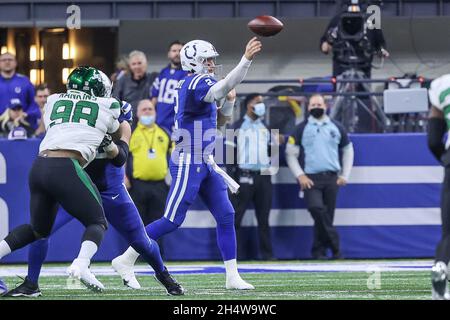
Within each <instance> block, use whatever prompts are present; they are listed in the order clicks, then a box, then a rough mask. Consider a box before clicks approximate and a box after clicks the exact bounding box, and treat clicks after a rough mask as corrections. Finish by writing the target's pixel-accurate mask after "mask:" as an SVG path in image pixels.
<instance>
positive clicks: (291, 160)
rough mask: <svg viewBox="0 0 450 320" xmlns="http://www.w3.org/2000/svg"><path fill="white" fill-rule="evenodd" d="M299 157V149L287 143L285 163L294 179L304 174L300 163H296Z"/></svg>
mask: <svg viewBox="0 0 450 320" xmlns="http://www.w3.org/2000/svg"><path fill="white" fill-rule="evenodd" d="M299 155H300V147H299V146H298V145H295V144H292V143H289V142H288V143H287V144H286V162H287V164H288V167H289V169H290V170H291V172H292V174H293V175H294V177H295V178H298V177H299V176H301V175H304V174H305V172H304V171H303V170H302V167H301V166H300V162H299V161H298V157H299Z"/></svg>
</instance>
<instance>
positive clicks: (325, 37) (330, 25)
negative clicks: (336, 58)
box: [319, 16, 339, 49]
mask: <svg viewBox="0 0 450 320" xmlns="http://www.w3.org/2000/svg"><path fill="white" fill-rule="evenodd" d="M338 19H339V16H334V17H333V18H332V19H331V20H330V22H329V23H328V25H327V28H326V29H325V32H324V33H323V35H322V37H321V38H320V44H319V49H321V46H322V43H323V42H325V41H327V40H328V31H329V30H330V29H332V28H334V27H336V26H337V25H338Z"/></svg>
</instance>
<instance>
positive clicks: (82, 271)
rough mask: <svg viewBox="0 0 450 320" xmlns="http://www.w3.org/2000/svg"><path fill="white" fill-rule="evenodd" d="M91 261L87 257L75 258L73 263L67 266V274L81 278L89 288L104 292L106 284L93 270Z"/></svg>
mask: <svg viewBox="0 0 450 320" xmlns="http://www.w3.org/2000/svg"><path fill="white" fill-rule="evenodd" d="M89 262H90V261H89V260H87V259H78V258H77V259H75V260H74V261H73V262H72V265H71V266H70V267H68V268H67V274H68V275H69V277H71V278H74V279H78V280H80V281H81V283H82V284H84V285H85V286H86V288H88V289H89V290H92V291H94V292H102V291H103V290H105V286H104V285H103V284H102V283H101V282H100V281H98V280H97V278H96V277H95V276H94V274H93V273H92V272H91V270H90V269H89Z"/></svg>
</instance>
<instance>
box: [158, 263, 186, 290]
mask: <svg viewBox="0 0 450 320" xmlns="http://www.w3.org/2000/svg"><path fill="white" fill-rule="evenodd" d="M155 279H156V280H157V281H158V282H159V283H161V284H162V285H163V286H164V287H165V288H166V291H167V294H169V295H171V296H182V295H184V288H183V287H182V286H181V285H180V284H179V283H178V282H177V280H175V279H174V278H173V277H172V276H171V275H170V273H169V271H167V268H166V267H164V271H163V272H160V273H155Z"/></svg>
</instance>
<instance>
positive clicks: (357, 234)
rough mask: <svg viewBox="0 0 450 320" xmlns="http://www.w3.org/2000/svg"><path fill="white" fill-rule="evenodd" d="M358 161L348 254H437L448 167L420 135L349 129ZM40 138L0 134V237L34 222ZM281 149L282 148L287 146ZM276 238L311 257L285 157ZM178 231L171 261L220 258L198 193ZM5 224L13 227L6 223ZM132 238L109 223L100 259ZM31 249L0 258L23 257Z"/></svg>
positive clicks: (71, 240)
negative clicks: (31, 185) (33, 183)
mask: <svg viewBox="0 0 450 320" xmlns="http://www.w3.org/2000/svg"><path fill="white" fill-rule="evenodd" d="M351 140H352V141H353V144H354V146H355V167H354V169H353V172H352V176H351V178H350V183H349V185H348V186H346V187H343V188H341V190H340V193H339V195H338V202H337V210H336V217H335V224H336V225H337V228H338V230H339V233H340V235H341V246H342V252H343V255H344V256H345V257H346V258H413V257H414V258H418V257H432V256H433V255H434V250H435V246H436V244H437V242H438V240H439V237H440V210H439V199H440V192H441V184H440V182H441V181H442V177H443V169H442V168H441V167H440V166H439V165H438V164H437V162H436V161H435V160H434V159H433V157H432V155H431V154H430V153H429V151H428V150H427V147H426V137H425V135H423V134H384V135H372V134H362V135H352V136H351ZM38 146H39V140H34V139H30V140H27V141H7V140H0V236H1V237H4V236H5V235H6V232H8V230H11V229H12V228H14V227H16V226H18V225H20V224H23V223H27V222H28V221H29V191H28V172H29V170H30V168H31V165H32V161H33V159H34V158H35V157H36V155H37V152H38ZM282 154H283V153H282ZM272 180H273V182H274V188H273V210H272V212H271V216H270V225H271V234H272V242H273V247H274V253H275V256H276V257H277V258H279V259H307V258H309V257H310V247H311V243H312V224H313V222H312V219H311V217H310V215H309V213H308V212H307V211H306V209H305V203H304V201H303V199H300V198H299V188H298V186H297V184H296V183H295V180H294V179H293V177H292V176H291V175H290V173H289V170H288V169H287V168H286V167H285V162H284V159H283V157H282V159H281V168H280V170H279V172H278V174H277V175H276V176H274V177H272ZM191 209H192V210H191V211H189V212H188V215H187V218H186V220H185V222H184V224H183V226H182V228H180V229H179V230H177V231H176V232H174V233H172V234H169V235H167V236H165V237H164V239H163V241H162V243H163V252H164V257H165V259H166V260H216V259H220V253H219V251H218V249H217V245H216V232H215V222H214V219H213V218H212V216H211V214H210V213H209V212H208V211H207V209H206V208H205V206H204V205H203V204H202V203H201V201H200V200H198V201H196V202H195V204H194V205H193V207H192V208H191ZM255 225H256V219H255V217H254V214H253V209H252V208H249V211H248V213H247V214H246V215H245V217H244V220H243V227H242V229H241V230H242V232H241V234H242V236H241V242H242V243H243V244H244V245H243V246H242V249H243V251H242V257H243V258H246V259H253V258H257V254H256V252H257V246H258V240H257V230H256V227H255ZM6 226H8V227H7V228H6ZM82 231H83V229H82V227H81V224H80V223H78V222H77V221H72V222H70V223H69V224H68V225H67V226H65V227H64V228H62V229H61V230H59V231H58V232H57V233H56V234H55V235H54V236H53V237H52V238H51V241H50V248H49V254H48V259H47V261H70V260H72V259H73V258H74V257H75V256H76V254H77V252H78V249H79V245H80V238H81V234H82ZM126 247H127V245H126V243H125V242H124V240H123V239H122V238H121V237H120V236H119V235H118V233H117V232H116V231H115V230H113V228H110V229H109V230H108V232H107V234H106V237H105V240H104V242H103V243H102V246H101V248H100V250H99V252H98V253H97V255H96V257H95V259H96V260H99V261H107V260H111V259H112V258H114V257H115V256H116V255H118V254H120V253H121V252H122V251H123V250H124V249H126ZM27 251H28V250H27V249H26V248H24V249H21V250H19V251H17V252H14V253H13V254H11V255H9V256H7V257H6V258H5V259H4V260H2V262H8V263H22V262H26V260H27Z"/></svg>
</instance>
